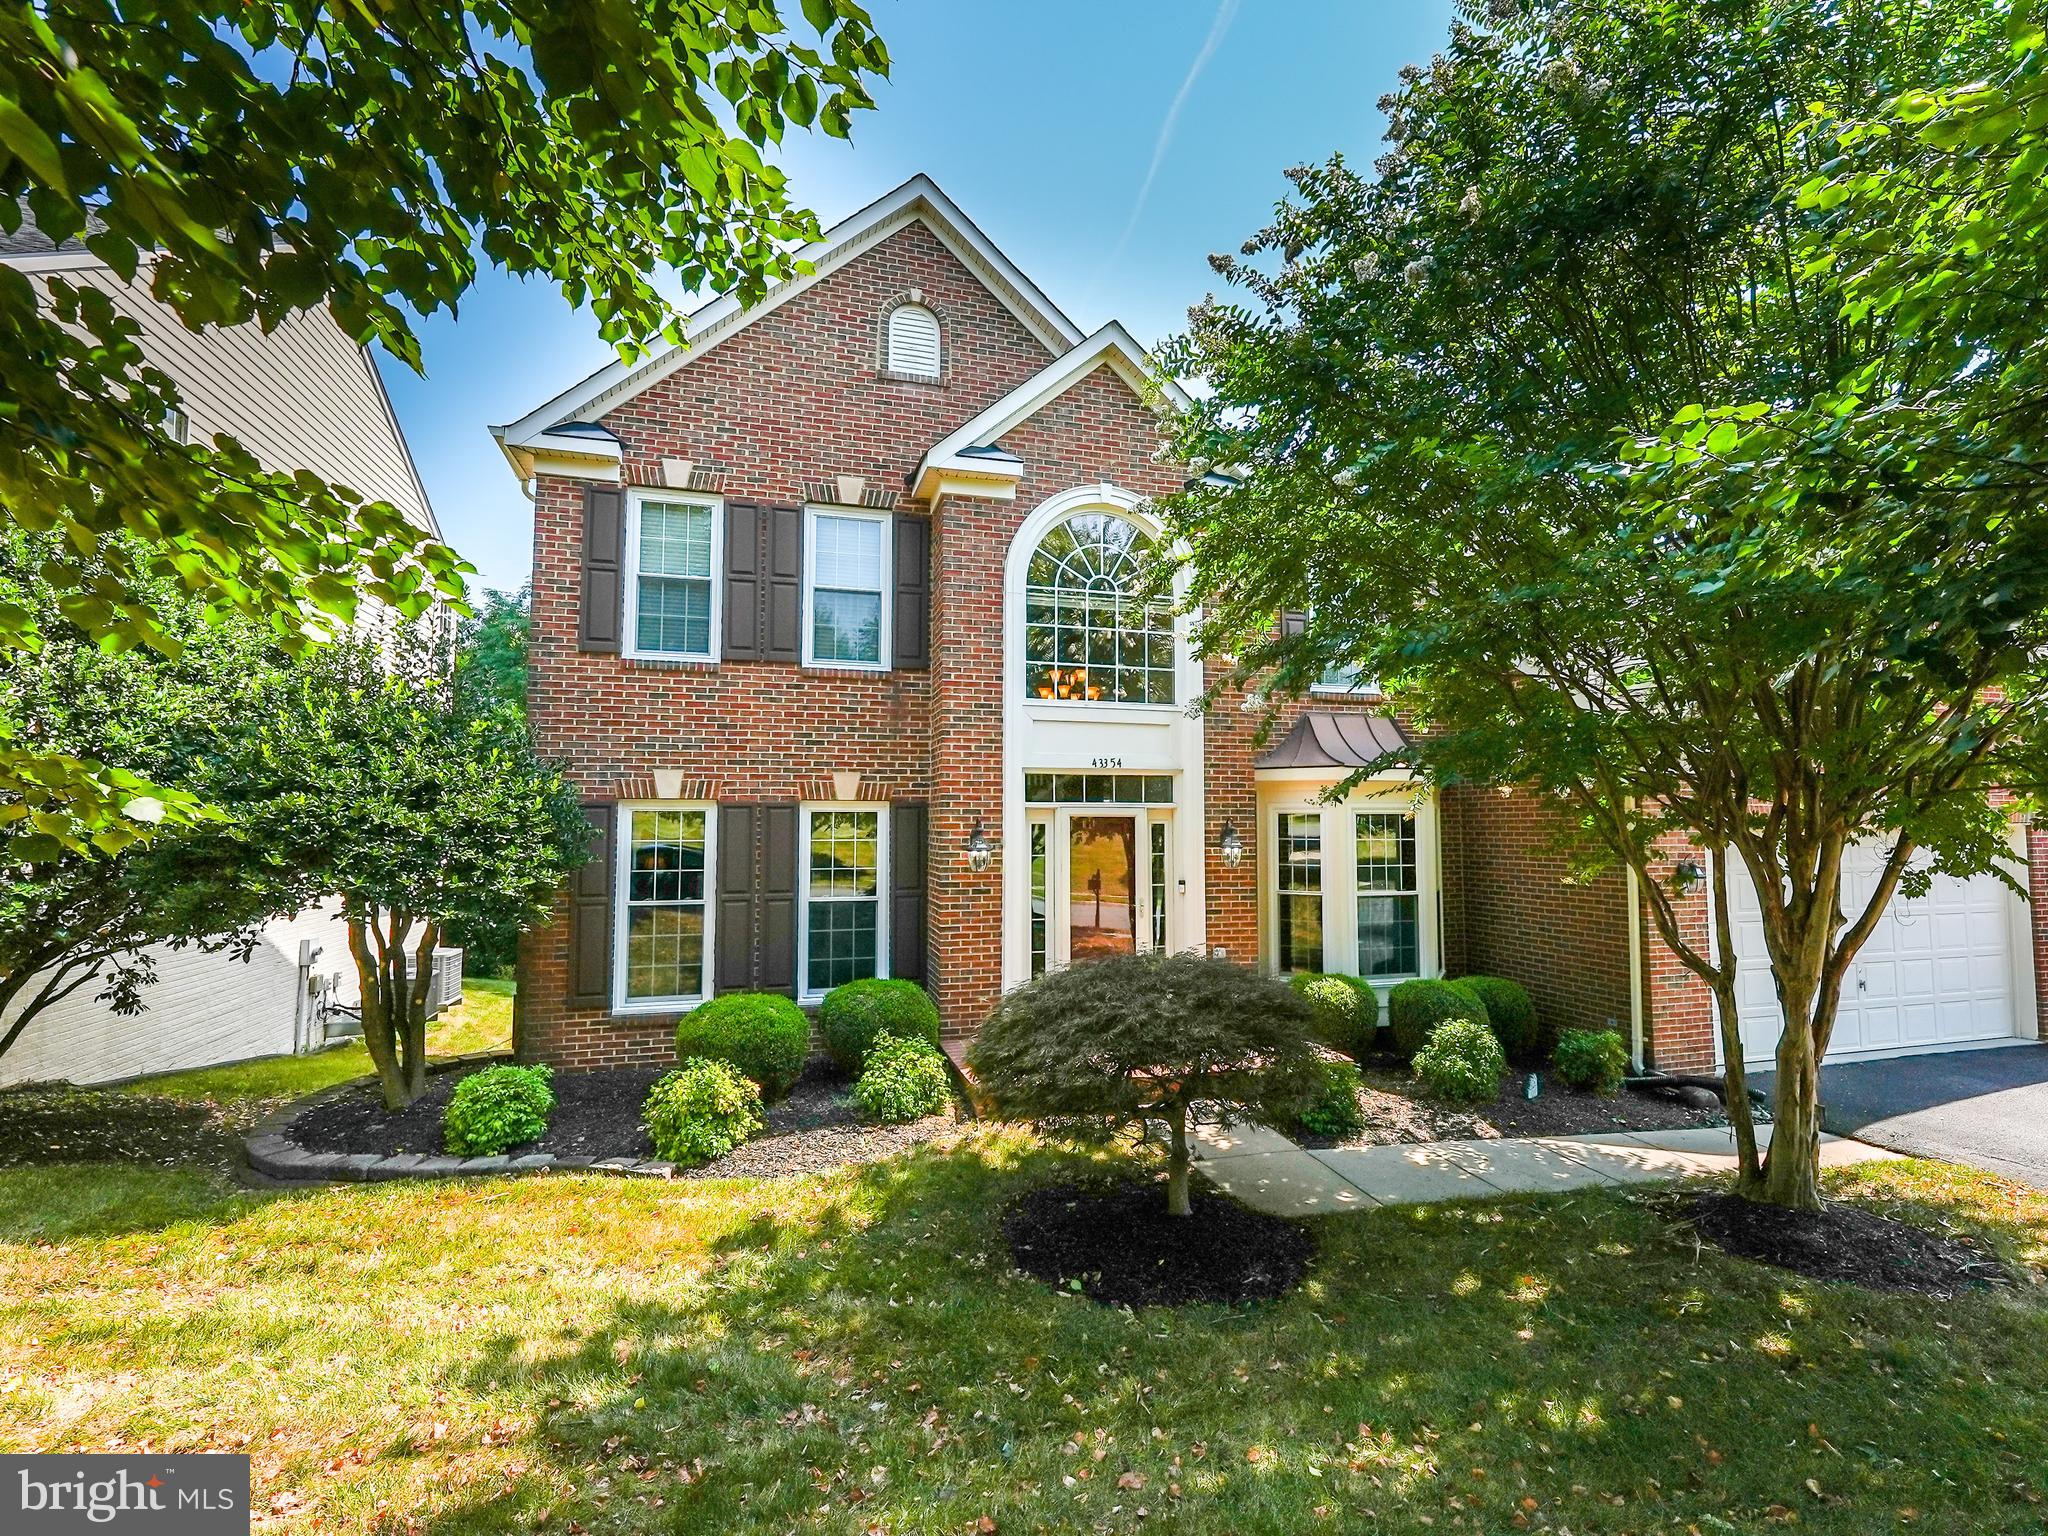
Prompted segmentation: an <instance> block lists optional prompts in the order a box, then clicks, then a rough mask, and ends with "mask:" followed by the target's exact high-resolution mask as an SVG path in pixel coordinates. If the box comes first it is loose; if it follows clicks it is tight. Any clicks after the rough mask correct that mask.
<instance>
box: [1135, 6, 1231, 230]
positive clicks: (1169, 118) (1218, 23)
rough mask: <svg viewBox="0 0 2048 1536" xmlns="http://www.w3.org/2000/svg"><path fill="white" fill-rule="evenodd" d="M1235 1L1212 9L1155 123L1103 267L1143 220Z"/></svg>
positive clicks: (1227, 29) (1228, 28)
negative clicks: (1148, 156) (1141, 173)
mask: <svg viewBox="0 0 2048 1536" xmlns="http://www.w3.org/2000/svg"><path fill="white" fill-rule="evenodd" d="M1238 4H1239V0H1222V3H1221V4H1220V5H1218V6H1217V7H1216V19H1215V20H1214V21H1212V22H1210V23H1209V35H1208V36H1207V37H1205V38H1203V39H1202V48H1201V51H1200V52H1199V53H1197V54H1196V55H1195V61H1194V63H1192V64H1190V65H1189V66H1188V72H1187V75H1186V77H1185V78H1184V79H1183V80H1182V81H1181V83H1180V89H1179V90H1177V91H1175V92H1174V93H1173V101H1172V103H1171V104H1170V105H1169V106H1168V107H1167V109H1166V116H1165V117H1164V118H1163V119H1162V120H1161V121H1160V124H1159V137H1158V138H1157V139H1155V140H1153V142H1152V163H1151V164H1150V165H1148V166H1146V167H1145V179H1144V180H1143V181H1142V182H1140V183H1139V184H1138V195H1137V196H1136V197H1135V198H1133V199H1132V201H1131V216H1130V218H1129V219H1128V220H1127V221H1126V222H1125V224H1124V230H1123V233H1122V234H1120V235H1118V236H1117V237H1116V244H1115V246H1113V247H1112V248H1111V250H1110V253H1109V255H1108V257H1107V258H1105V260H1104V262H1103V265H1104V266H1108V265H1110V264H1111V263H1113V262H1115V260H1116V259H1117V257H1119V256H1121V255H1122V254H1123V250H1124V247H1125V246H1126V245H1127V244H1129V243H1130V238H1131V235H1132V234H1133V233H1134V232H1135V231H1136V229H1137V227H1138V220H1139V219H1140V218H1142V217H1144V213H1145V203H1146V201H1147V200H1148V199H1149V198H1150V197H1151V196H1152V183H1153V182H1155V181H1157V180H1158V179H1159V167H1160V166H1161V165H1163V164H1165V163H1166V152H1167V150H1168V149H1170V148H1172V146H1173V133H1174V130H1175V129H1176V128H1178V127H1179V126H1180V112H1181V108H1182V107H1184V106H1186V105H1187V103H1188V97H1189V95H1190V94H1191V93H1192V92H1193V91H1194V88H1195V81H1196V80H1197V79H1198V78H1200V76H1201V73H1202V69H1203V66H1205V65H1206V64H1207V63H1208V62H1209V56H1210V55H1211V54H1213V53H1214V52H1215V51H1216V49H1217V46H1218V45H1219V44H1221V43H1222V41H1223V34H1224V33H1226V32H1228V31H1229V30H1230V23H1231V22H1232V21H1233V20H1234V19H1235V18H1236V16H1237V7H1238Z"/></svg>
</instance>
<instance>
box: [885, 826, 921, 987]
mask: <svg viewBox="0 0 2048 1536" xmlns="http://www.w3.org/2000/svg"><path fill="white" fill-rule="evenodd" d="M925 826H926V809H925V806H924V805H923V803H922V802H919V801H907V800H906V801H898V802H897V803H896V804H894V805H892V806H890V807H889V974H890V975H891V976H900V977H902V978H903V979H904V980H905V981H923V980H924V979H925V977H924V971H925V966H924V936H925V866H926V848H925Z"/></svg>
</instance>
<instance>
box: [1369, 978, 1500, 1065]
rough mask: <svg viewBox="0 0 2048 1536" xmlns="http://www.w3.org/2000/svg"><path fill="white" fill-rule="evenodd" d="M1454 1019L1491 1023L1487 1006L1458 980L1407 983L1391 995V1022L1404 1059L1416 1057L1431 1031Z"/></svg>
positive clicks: (1397, 1045)
mask: <svg viewBox="0 0 2048 1536" xmlns="http://www.w3.org/2000/svg"><path fill="white" fill-rule="evenodd" d="M1452 1019H1469V1020H1471V1021H1472V1022H1473V1023H1475V1024H1485V1023H1488V1022H1489V1021H1488V1019H1487V1017H1486V1004H1485V1002H1484V1001H1482V1000H1481V999H1480V997H1479V996H1478V994H1477V993H1475V992H1473V991H1472V989H1471V988H1469V987H1460V986H1459V985H1458V984H1457V983H1456V982H1455V981H1404V982H1402V983H1401V984H1400V985H1399V986H1398V987H1396V988H1394V990H1393V991H1392V992H1389V993H1388V994H1387V1023H1388V1024H1389V1026H1391V1027H1392V1029H1393V1032H1394V1049H1395V1050H1397V1051H1399V1052H1400V1053H1401V1054H1402V1055H1403V1056H1411V1057H1412V1056H1413V1055H1414V1054H1415V1053H1416V1052H1417V1051H1419V1050H1421V1049H1422V1048H1423V1047H1424V1046H1425V1045H1427V1044H1429V1037H1430V1033H1431V1031H1433V1030H1434V1029H1435V1028H1436V1027H1437V1026H1438V1025H1439V1024H1448V1023H1449V1022H1450V1021H1451V1020H1452Z"/></svg>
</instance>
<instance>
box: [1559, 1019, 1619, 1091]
mask: <svg viewBox="0 0 2048 1536" xmlns="http://www.w3.org/2000/svg"><path fill="white" fill-rule="evenodd" d="M1552 1059H1553V1060H1555V1061H1556V1063H1557V1075H1558V1076H1559V1077H1561V1078H1563V1079H1564V1080H1565V1084H1566V1086H1567V1087H1571V1088H1579V1089H1584V1090H1585V1091H1587V1092H1589V1093H1598V1094H1609V1093H1613V1092H1615V1091H1617V1090H1618V1089H1619V1088H1620V1087H1621V1080H1622V1079H1623V1078H1624V1077H1626V1076H1627V1075H1628V1044H1627V1042H1626V1041H1624V1040H1623V1039H1622V1038H1621V1036H1620V1035H1618V1034H1616V1033H1615V1032H1614V1031H1613V1030H1611V1029H1568V1030H1566V1031H1565V1032H1564V1033H1563V1034H1561V1035H1559V1036H1558V1037H1557V1051H1556V1053H1555V1055H1554V1057H1553V1058H1552Z"/></svg>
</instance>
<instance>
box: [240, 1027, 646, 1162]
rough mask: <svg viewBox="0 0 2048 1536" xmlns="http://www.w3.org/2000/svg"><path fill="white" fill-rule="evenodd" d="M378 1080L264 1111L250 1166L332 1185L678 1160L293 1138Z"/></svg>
mask: <svg viewBox="0 0 2048 1536" xmlns="http://www.w3.org/2000/svg"><path fill="white" fill-rule="evenodd" d="M511 1059H512V1058H511V1057H510V1056H508V1055H506V1054H505V1053H504V1052H502V1051H474V1052H471V1053H470V1054H469V1055H467V1056H444V1057H441V1058H440V1059H438V1060H436V1061H434V1062H432V1063H430V1064H429V1065H428V1067H427V1071H428V1073H429V1074H430V1075H432V1074H438V1073H442V1072H452V1071H455V1070H457V1069H458V1068H462V1067H473V1066H486V1065H489V1064H491V1063H493V1062H503V1061H510V1060H511ZM376 1081H377V1079H376V1078H375V1077H374V1076H370V1077H354V1078H350V1079H349V1080H348V1081H347V1082H345V1083H336V1084H334V1085H333V1086H332V1087H330V1088H322V1089H321V1090H320V1091H319V1092H318V1093H310V1094H308V1095H306V1097H305V1098H303V1099H295V1100H293V1101H292V1102H291V1103H290V1104H287V1105H286V1106H285V1107H284V1108H283V1109H280V1110H278V1111H277V1112H276V1113H275V1114H271V1115H266V1116H265V1117H264V1118H263V1119H261V1120H259V1121H257V1122H256V1124H255V1125H254V1126H253V1127H251V1129H250V1131H249V1133H248V1134H247V1135H246V1136H244V1137H243V1138H242V1150H243V1153H244V1155H245V1156H247V1158H248V1159H249V1166H250V1167H251V1168H253V1169H255V1170H256V1172H258V1173H260V1174H263V1175H264V1176H265V1177H267V1178H273V1179H280V1180H283V1181H285V1182H287V1183H327V1182H330V1181H333V1180H343V1181H347V1182H350V1183H357V1184H376V1183H382V1182H383V1181H385V1180H387V1179H463V1178H475V1177H478V1176H483V1175H491V1174H502V1173H542V1172H546V1171H548V1170H551V1169H552V1170H556V1171H559V1172H562V1173H603V1174H611V1175H614V1176H618V1177H623V1178H642V1179H672V1178H674V1177H675V1176H676V1174H677V1171H678V1170H677V1168H676V1165H675V1164H674V1163H664V1162H657V1161H655V1160H653V1159H642V1158H633V1157H576V1156H571V1157H557V1156H555V1154H553V1153H552V1152H528V1153H525V1154H523V1155H521V1156H518V1157H514V1156H512V1155H511V1154H509V1153H501V1154H500V1155H498V1156H496V1157H448V1156H441V1155H429V1154H428V1153H425V1152H400V1153H395V1154H393V1155H391V1156H388V1157H387V1156H384V1155H383V1154H381V1153H376V1152H311V1151H308V1150H307V1149H306V1148H304V1147H302V1146H300V1145H299V1144H298V1142H296V1141H295V1140H293V1139H292V1135H291V1130H292V1127H293V1126H294V1125H295V1124H296V1123H297V1122H298V1119H299V1116H301V1115H303V1114H304V1113H306V1111H307V1110H309V1109H312V1108H314V1107H315V1106H316V1105H320V1104H325V1103H327V1102H328V1101H329V1100H331V1099H338V1098H340V1097H341V1096H342V1095H343V1094H346V1093H353V1092H354V1091H355V1090H356V1089H358V1088H362V1087H366V1086H369V1085H371V1084H373V1083H375V1082H376Z"/></svg>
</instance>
